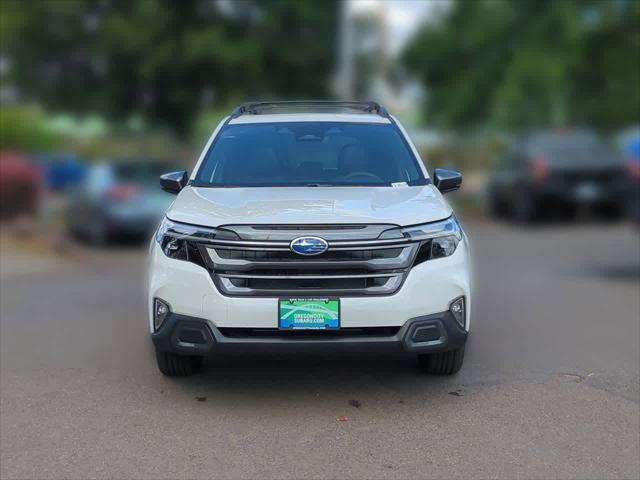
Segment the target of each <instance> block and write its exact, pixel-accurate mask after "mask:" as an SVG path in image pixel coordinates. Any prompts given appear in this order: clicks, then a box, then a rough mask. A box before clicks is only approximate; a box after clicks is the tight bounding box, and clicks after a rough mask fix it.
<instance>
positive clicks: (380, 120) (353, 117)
mask: <svg viewBox="0 0 640 480" xmlns="http://www.w3.org/2000/svg"><path fill="white" fill-rule="evenodd" d="M276 122H350V123H377V124H389V123H391V120H390V119H389V118H388V117H382V116H380V115H378V114H375V113H274V114H261V115H242V116H239V117H236V118H232V119H231V120H229V124H231V125H237V124H249V123H276Z"/></svg>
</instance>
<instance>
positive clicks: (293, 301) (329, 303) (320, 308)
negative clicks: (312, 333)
mask: <svg viewBox="0 0 640 480" xmlns="http://www.w3.org/2000/svg"><path fill="white" fill-rule="evenodd" d="M278 328H281V329H287V330H308V329H315V330H324V329H331V328H340V299H339V298H281V299H280V300H279V301H278Z"/></svg>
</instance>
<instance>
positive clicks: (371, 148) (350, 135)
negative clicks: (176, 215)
mask: <svg viewBox="0 0 640 480" xmlns="http://www.w3.org/2000/svg"><path fill="white" fill-rule="evenodd" d="M195 180H196V185H197V186H210V187H260V186H305V185H309V186H324V185H326V186H333V185H335V186H341V185H354V186H356V185H366V186H390V185H391V184H392V183H401V182H405V183H407V184H409V185H419V184H424V183H425V182H426V179H425V177H424V175H423V174H422V171H421V170H420V168H419V166H418V163H417V161H416V158H415V157H414V155H413V153H412V151H411V149H410V148H409V146H408V145H407V143H406V141H405V140H404V138H403V137H402V135H401V133H400V132H399V130H398V128H397V127H396V126H395V125H392V124H366V123H345V122H295V123H293V122H292V123H259V124H240V125H226V126H225V127H224V129H223V130H222V131H221V132H220V134H219V135H218V136H217V138H216V140H215V141H214V143H213V145H212V146H211V148H210V149H209V151H208V152H207V155H206V157H205V159H204V161H203V163H202V165H201V167H200V169H199V170H198V173H197V176H196V179H195Z"/></svg>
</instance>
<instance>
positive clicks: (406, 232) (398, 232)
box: [380, 216, 462, 264]
mask: <svg viewBox="0 0 640 480" xmlns="http://www.w3.org/2000/svg"><path fill="white" fill-rule="evenodd" d="M403 237H404V238H410V239H412V240H421V241H422V245H421V247H420V250H419V251H418V255H417V257H416V261H415V264H418V263H422V262H424V261H425V260H431V259H435V258H443V257H448V256H449V255H452V254H453V252H455V251H456V248H457V247H458V243H460V240H462V230H461V229H460V225H459V224H458V221H457V220H456V218H455V217H454V216H451V217H449V218H447V219H446V220H442V221H440V222H433V223H424V224H421V225H413V226H410V227H403V228H394V229H391V230H387V231H385V232H383V233H382V235H380V238H385V239H386V238H403Z"/></svg>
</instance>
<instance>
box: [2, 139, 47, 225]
mask: <svg viewBox="0 0 640 480" xmlns="http://www.w3.org/2000/svg"><path fill="white" fill-rule="evenodd" d="M42 190H43V183H42V172H41V171H40V168H38V167H37V166H35V165H33V164H31V163H30V162H29V161H28V159H27V157H26V156H25V155H23V154H21V153H20V152H15V151H7V150H5V151H2V152H0V219H9V218H13V217H16V216H18V215H20V214H27V215H36V214H37V213H38V208H39V206H40V200H41V198H42Z"/></svg>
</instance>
